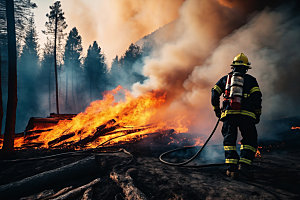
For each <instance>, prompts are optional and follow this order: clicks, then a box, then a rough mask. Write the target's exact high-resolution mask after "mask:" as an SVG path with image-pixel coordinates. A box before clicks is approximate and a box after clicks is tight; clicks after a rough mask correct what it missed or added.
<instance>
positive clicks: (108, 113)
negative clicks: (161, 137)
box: [0, 86, 189, 149]
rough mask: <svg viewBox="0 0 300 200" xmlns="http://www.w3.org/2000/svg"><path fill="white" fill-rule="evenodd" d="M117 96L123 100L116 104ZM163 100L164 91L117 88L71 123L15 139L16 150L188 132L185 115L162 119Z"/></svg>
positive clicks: (108, 141) (86, 146)
mask: <svg viewBox="0 0 300 200" xmlns="http://www.w3.org/2000/svg"><path fill="white" fill-rule="evenodd" d="M120 95H121V96H124V98H123V99H121V100H119V101H118V98H117V97H119V96H120ZM166 98H167V94H166V92H164V91H158V90H157V91H151V92H148V93H145V94H144V95H142V96H139V97H134V96H133V95H132V94H131V93H130V92H129V91H127V90H125V89H123V88H122V87H121V86H118V87H117V88H115V89H113V90H111V91H108V92H106V93H105V94H104V96H103V100H97V101H94V102H92V103H91V104H90V105H89V107H87V108H86V110H85V111H84V112H82V113H79V114H78V115H76V116H75V117H74V118H72V120H62V121H59V123H58V124H57V125H56V126H53V127H51V130H45V131H43V132H41V133H39V135H37V134H35V135H29V136H26V137H22V138H16V139H15V147H22V145H24V144H26V142H28V140H30V143H32V144H41V145H40V147H43V148H49V147H52V148H53V147H54V148H55V147H61V145H66V146H68V145H69V147H71V146H72V144H76V145H75V146H73V147H74V148H75V149H80V148H95V147H98V146H99V145H101V144H103V145H104V144H105V145H107V144H116V143H118V142H126V141H130V140H134V139H137V138H138V139H141V138H143V137H146V136H148V135H149V134H151V133H157V132H159V131H161V130H168V129H174V130H175V132H177V133H178V132H187V131H188V128H187V126H188V125H189V121H187V120H186V119H185V117H184V116H182V115H178V116H174V115H171V114H170V115H169V116H168V119H163V117H162V116H165V115H162V113H161V112H165V111H166V109H164V108H165V107H167V101H166ZM164 114H165V113H164ZM99 135H100V137H99ZM89 141H90V142H89ZM81 144H84V145H82V146H80V145H81ZM0 145H1V144H0ZM78 146H79V147H78Z"/></svg>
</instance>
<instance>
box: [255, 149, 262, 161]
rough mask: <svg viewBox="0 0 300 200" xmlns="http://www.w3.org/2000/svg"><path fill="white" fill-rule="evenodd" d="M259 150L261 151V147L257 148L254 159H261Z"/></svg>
mask: <svg viewBox="0 0 300 200" xmlns="http://www.w3.org/2000/svg"><path fill="white" fill-rule="evenodd" d="M259 149H262V147H261V146H258V147H257V150H256V153H255V158H261V153H260V151H259Z"/></svg>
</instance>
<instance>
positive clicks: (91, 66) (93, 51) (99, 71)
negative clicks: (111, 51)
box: [84, 41, 107, 101]
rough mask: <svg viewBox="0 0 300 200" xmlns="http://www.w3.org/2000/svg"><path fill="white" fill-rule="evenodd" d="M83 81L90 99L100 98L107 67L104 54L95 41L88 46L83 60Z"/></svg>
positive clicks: (105, 81)
mask: <svg viewBox="0 0 300 200" xmlns="http://www.w3.org/2000/svg"><path fill="white" fill-rule="evenodd" d="M84 72H85V82H86V85H87V87H88V88H89V97H90V101H92V100H95V99H96V98H101V96H102V95H101V94H102V92H103V91H104V90H105V89H106V87H107V67H106V64H105V57H104V54H102V53H101V48H100V47H99V46H98V44H97V42H96V41H95V42H94V43H93V45H92V46H91V45H90V46H89V48H88V51H87V56H86V58H85V60H84Z"/></svg>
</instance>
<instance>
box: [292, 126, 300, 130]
mask: <svg viewBox="0 0 300 200" xmlns="http://www.w3.org/2000/svg"><path fill="white" fill-rule="evenodd" d="M291 129H292V130H300V126H299V127H298V126H292V128H291Z"/></svg>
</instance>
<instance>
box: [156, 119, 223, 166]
mask: <svg viewBox="0 0 300 200" xmlns="http://www.w3.org/2000/svg"><path fill="white" fill-rule="evenodd" d="M219 122H220V118H219V119H218V121H217V123H216V125H215V128H214V129H213V131H212V132H211V134H210V136H209V137H208V138H207V140H206V141H205V143H204V145H203V146H202V147H201V148H200V149H199V150H198V151H197V153H196V154H195V155H193V156H192V157H191V158H190V159H188V160H186V161H184V162H179V163H172V162H168V161H165V160H163V159H162V157H163V156H165V155H167V154H170V153H173V152H175V151H182V150H185V149H190V148H194V147H181V148H177V149H173V150H170V151H166V152H164V153H162V154H161V155H160V156H159V161H160V162H162V163H164V164H167V165H171V166H178V167H179V166H184V165H186V164H188V163H190V162H192V161H193V160H194V159H195V158H196V157H197V156H198V155H199V154H200V153H201V152H202V150H203V149H204V148H205V146H206V144H207V143H208V142H209V140H210V139H211V137H212V136H213V134H214V133H215V132H216V129H217V127H218V125H219ZM218 165H223V163H222V164H221V163H220V164H219V163H216V164H207V165H197V166H189V167H205V166H218Z"/></svg>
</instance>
